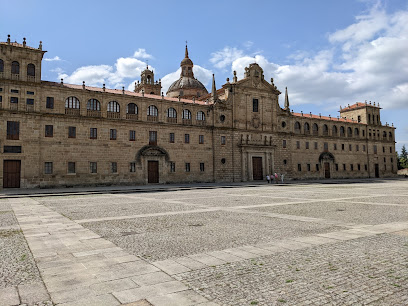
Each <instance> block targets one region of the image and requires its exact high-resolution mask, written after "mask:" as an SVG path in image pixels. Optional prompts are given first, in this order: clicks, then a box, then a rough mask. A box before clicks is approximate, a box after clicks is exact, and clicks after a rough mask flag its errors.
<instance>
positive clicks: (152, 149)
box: [136, 145, 170, 162]
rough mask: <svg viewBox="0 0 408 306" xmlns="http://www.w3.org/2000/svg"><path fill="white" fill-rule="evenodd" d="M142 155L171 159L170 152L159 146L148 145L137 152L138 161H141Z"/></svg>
mask: <svg viewBox="0 0 408 306" xmlns="http://www.w3.org/2000/svg"><path fill="white" fill-rule="evenodd" d="M142 156H155V157H164V158H165V159H166V161H169V160H170V156H169V153H167V151H166V150H165V149H163V148H162V147H159V146H152V145H146V146H144V147H142V148H141V149H140V150H139V151H138V152H137V153H136V161H137V162H140V161H141V159H142Z"/></svg>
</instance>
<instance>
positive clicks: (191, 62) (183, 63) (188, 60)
mask: <svg viewBox="0 0 408 306" xmlns="http://www.w3.org/2000/svg"><path fill="white" fill-rule="evenodd" d="M183 65H193V61H192V60H191V59H189V58H188V57H187V58H184V59H183V60H182V61H181V63H180V66H183Z"/></svg>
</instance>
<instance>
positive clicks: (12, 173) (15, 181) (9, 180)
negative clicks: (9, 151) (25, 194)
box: [3, 160, 21, 188]
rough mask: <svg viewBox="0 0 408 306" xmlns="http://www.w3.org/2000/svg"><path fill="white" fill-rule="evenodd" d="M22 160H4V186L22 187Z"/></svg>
mask: <svg viewBox="0 0 408 306" xmlns="http://www.w3.org/2000/svg"><path fill="white" fill-rule="evenodd" d="M20 171H21V161H20V160H5V161H4V162H3V187H4V188H20Z"/></svg>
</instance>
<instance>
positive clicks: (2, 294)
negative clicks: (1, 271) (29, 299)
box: [0, 287, 20, 305]
mask: <svg viewBox="0 0 408 306" xmlns="http://www.w3.org/2000/svg"><path fill="white" fill-rule="evenodd" d="M19 304H20V297H19V296H18V291H17V288H16V287H7V288H3V289H0V305H19Z"/></svg>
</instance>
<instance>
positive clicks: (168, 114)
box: [167, 107, 177, 118]
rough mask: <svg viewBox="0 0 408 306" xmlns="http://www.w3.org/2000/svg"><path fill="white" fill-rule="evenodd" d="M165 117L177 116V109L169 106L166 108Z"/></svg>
mask: <svg viewBox="0 0 408 306" xmlns="http://www.w3.org/2000/svg"><path fill="white" fill-rule="evenodd" d="M167 117H168V118H177V111H176V110H175V109H174V108H172V107H170V108H169V109H168V110H167Z"/></svg>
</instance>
